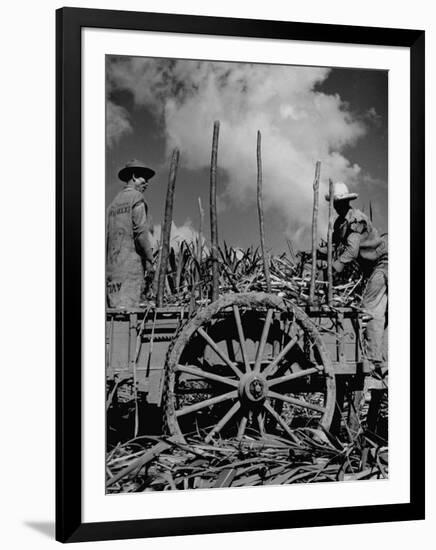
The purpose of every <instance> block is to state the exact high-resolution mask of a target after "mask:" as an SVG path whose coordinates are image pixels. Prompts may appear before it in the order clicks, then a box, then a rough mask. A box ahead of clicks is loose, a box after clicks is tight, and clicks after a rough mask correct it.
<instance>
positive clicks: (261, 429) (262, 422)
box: [257, 412, 265, 437]
mask: <svg viewBox="0 0 436 550" xmlns="http://www.w3.org/2000/svg"><path fill="white" fill-rule="evenodd" d="M257 424H258V426H259V432H260V435H261V436H262V437H263V436H264V435H265V415H264V414H263V413H262V412H260V413H259V414H258V415H257Z"/></svg>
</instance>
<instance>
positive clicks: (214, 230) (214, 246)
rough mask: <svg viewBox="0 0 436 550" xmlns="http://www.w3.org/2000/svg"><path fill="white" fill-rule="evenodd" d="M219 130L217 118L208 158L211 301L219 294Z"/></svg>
mask: <svg viewBox="0 0 436 550" xmlns="http://www.w3.org/2000/svg"><path fill="white" fill-rule="evenodd" d="M219 131H220V123H219V120H216V121H215V122H214V124H213V138H212V155H211V160H210V240H211V257H212V301H215V300H216V299H217V298H218V294H219V273H218V223H217V214H216V171H217V159H218V137H219Z"/></svg>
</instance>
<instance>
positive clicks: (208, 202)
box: [101, 54, 393, 494]
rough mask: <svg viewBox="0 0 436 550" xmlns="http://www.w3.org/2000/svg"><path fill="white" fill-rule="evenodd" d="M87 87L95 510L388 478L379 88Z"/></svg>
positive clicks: (192, 81) (306, 82)
mask: <svg viewBox="0 0 436 550" xmlns="http://www.w3.org/2000/svg"><path fill="white" fill-rule="evenodd" d="M105 79H106V98H105V112H106V149H105V150H106V167H105V169H106V179H105V205H102V208H105V209H106V228H105V231H106V233H105V234H106V251H105V258H106V285H105V288H106V320H105V323H106V375H105V383H106V464H105V465H104V464H103V463H102V465H101V468H102V472H103V471H105V472H106V494H119V493H138V492H144V491H149V492H152V491H166V490H196V489H214V488H230V487H231V488H238V487H252V486H266V485H269V486H271V485H290V484H304V483H321V482H350V481H353V482H356V481H359V483H365V481H368V480H371V481H376V480H380V481H383V480H386V479H389V456H388V455H389V435H388V423H389V400H388V386H389V384H388V371H389V362H388V355H387V349H388V339H387V337H388V271H389V255H388V254H389V247H388V221H389V220H388V194H389V193H390V192H393V191H391V190H390V189H389V190H388V122H389V121H388V80H389V74H388V71H385V70H379V69H371V67H368V68H365V69H362V68H353V67H349V68H343V67H342V68H335V67H324V66H319V67H318V66H299V65H280V64H262V63H248V62H244V61H243V60H241V61H240V62H234V61H232V62H229V61H225V60H219V59H218V60H210V61H205V60H196V59H176V58H156V57H139V56H126V55H123V56H121V55H116V54H110V55H106V58H105Z"/></svg>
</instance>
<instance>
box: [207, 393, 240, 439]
mask: <svg viewBox="0 0 436 550" xmlns="http://www.w3.org/2000/svg"><path fill="white" fill-rule="evenodd" d="M240 408H241V403H240V402H239V401H237V402H236V403H235V404H234V405H233V406H232V407H231V408H230V409H229V410H228V411H227V413H226V414H225V415H224V416H223V417H222V418H221V420H220V421H219V422H218V424H217V425H216V426H215V428H213V430H211V431H210V432H209V433H208V435H207V437H206V439H205V442H206V443H209V441H210V440H211V439H212V437H213V436H214V435H215V434H217V433H219V432H220V431H221V430H222V429H223V428H224V426H225V425H226V424H227V422H229V420H230V419H231V418H233V416H235V414H236V413H237V412H238V410H239V409H240Z"/></svg>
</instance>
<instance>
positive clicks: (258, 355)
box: [253, 309, 274, 372]
mask: <svg viewBox="0 0 436 550" xmlns="http://www.w3.org/2000/svg"><path fill="white" fill-rule="evenodd" d="M273 313H274V311H273V310H272V309H269V310H268V312H267V314H266V318H265V323H264V325H263V330H262V336H261V337H260V342H259V346H258V348H257V353H256V360H255V363H254V369H253V370H254V372H260V364H261V362H262V356H263V350H264V349H265V344H266V341H267V339H268V333H269V327H270V326H271V321H272V316H273Z"/></svg>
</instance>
